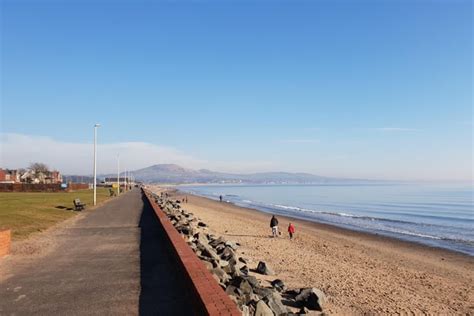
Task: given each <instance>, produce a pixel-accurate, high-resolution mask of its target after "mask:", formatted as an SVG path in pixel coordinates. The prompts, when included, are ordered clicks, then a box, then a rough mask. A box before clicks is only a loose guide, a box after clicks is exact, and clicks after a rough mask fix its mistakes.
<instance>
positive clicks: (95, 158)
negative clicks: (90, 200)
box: [94, 124, 100, 205]
mask: <svg viewBox="0 0 474 316" xmlns="http://www.w3.org/2000/svg"><path fill="white" fill-rule="evenodd" d="M97 127H100V124H95V125H94V205H96V204H97Z"/></svg>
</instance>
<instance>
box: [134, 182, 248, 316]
mask: <svg viewBox="0 0 474 316" xmlns="http://www.w3.org/2000/svg"><path fill="white" fill-rule="evenodd" d="M143 192H144V194H145V196H146V197H147V198H148V202H149V203H150V204H151V206H152V207H153V209H154V210H155V213H156V215H157V217H158V219H159V220H160V223H161V225H162V226H163V229H164V231H165V232H166V234H167V236H168V240H169V242H170V243H171V246H172V247H171V248H172V249H173V250H174V251H175V255H176V258H177V260H178V264H179V266H180V268H181V270H182V272H183V273H184V277H185V280H186V281H187V283H188V286H189V288H190V289H191V291H192V295H193V298H194V306H195V308H196V310H197V311H198V312H199V313H198V314H199V315H212V316H214V315H216V316H217V315H228V316H241V315H242V313H241V312H240V311H239V309H238V308H237V305H235V303H234V302H233V301H232V300H231V299H230V298H229V296H228V295H227V294H226V293H225V292H224V290H223V289H222V288H221V287H220V286H219V284H218V283H217V281H216V280H215V279H214V278H213V277H212V274H211V272H209V270H207V268H206V266H205V265H204V264H203V263H202V262H201V260H199V258H198V257H197V256H196V254H195V253H194V252H193V250H192V249H191V248H190V247H189V246H188V245H187V244H186V242H185V241H184V240H183V238H182V237H181V235H180V234H179V233H178V231H177V230H176V229H175V228H174V226H173V225H172V224H171V222H170V221H169V220H168V217H166V214H165V213H164V212H163V211H162V210H161V209H160V207H159V206H158V204H156V203H155V200H154V199H153V197H152V196H151V194H150V192H147V191H145V190H143Z"/></svg>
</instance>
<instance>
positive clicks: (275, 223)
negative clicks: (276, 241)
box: [270, 215, 278, 237]
mask: <svg viewBox="0 0 474 316" xmlns="http://www.w3.org/2000/svg"><path fill="white" fill-rule="evenodd" d="M270 227H271V228H272V236H273V237H278V219H277V218H276V216H275V215H273V216H272V219H271V220H270Z"/></svg>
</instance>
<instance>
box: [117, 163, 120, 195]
mask: <svg viewBox="0 0 474 316" xmlns="http://www.w3.org/2000/svg"><path fill="white" fill-rule="evenodd" d="M119 194H120V155H117V195H119Z"/></svg>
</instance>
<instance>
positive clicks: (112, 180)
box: [104, 177, 130, 185]
mask: <svg viewBox="0 0 474 316" xmlns="http://www.w3.org/2000/svg"><path fill="white" fill-rule="evenodd" d="M119 180H120V184H124V183H125V182H127V183H130V179H129V178H128V177H120V178H119ZM115 183H117V177H115V178H114V177H111V178H105V181H104V184H105V185H112V184H115Z"/></svg>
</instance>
